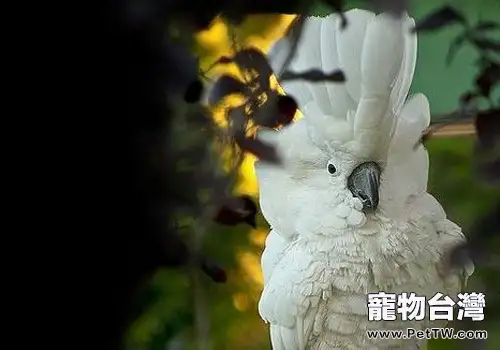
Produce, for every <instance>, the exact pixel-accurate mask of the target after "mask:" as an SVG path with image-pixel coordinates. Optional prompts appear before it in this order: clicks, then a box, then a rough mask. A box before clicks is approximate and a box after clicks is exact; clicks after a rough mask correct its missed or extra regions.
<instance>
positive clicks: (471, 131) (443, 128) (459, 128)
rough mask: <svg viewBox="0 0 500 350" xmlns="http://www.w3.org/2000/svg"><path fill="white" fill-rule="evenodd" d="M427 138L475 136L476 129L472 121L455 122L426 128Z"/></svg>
mask: <svg viewBox="0 0 500 350" xmlns="http://www.w3.org/2000/svg"><path fill="white" fill-rule="evenodd" d="M425 133H426V134H428V135H429V136H428V138H430V139H432V138H445V137H457V136H472V135H475V134H476V128H475V126H474V123H473V122H472V121H467V122H456V123H449V124H444V125H439V124H435V125H431V126H430V127H428V128H427V130H426V132H425Z"/></svg>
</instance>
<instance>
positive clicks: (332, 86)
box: [256, 10, 428, 235]
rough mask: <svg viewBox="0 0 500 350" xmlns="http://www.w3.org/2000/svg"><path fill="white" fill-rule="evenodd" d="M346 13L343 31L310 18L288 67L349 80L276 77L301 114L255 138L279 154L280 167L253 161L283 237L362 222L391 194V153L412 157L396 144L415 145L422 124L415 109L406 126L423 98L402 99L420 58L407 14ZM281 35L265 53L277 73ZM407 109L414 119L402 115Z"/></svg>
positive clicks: (333, 20)
mask: <svg viewBox="0 0 500 350" xmlns="http://www.w3.org/2000/svg"><path fill="white" fill-rule="evenodd" d="M346 17H347V21H348V26H347V28H346V29H345V30H343V29H340V24H339V22H340V20H339V18H338V17H337V16H336V15H331V16H329V17H321V18H319V17H308V18H307V19H306V20H305V23H304V27H303V32H302V36H301V41H300V42H299V44H298V50H297V53H296V55H295V56H294V58H293V59H292V61H291V64H290V66H289V68H288V69H289V70H292V71H305V70H310V69H319V70H321V71H324V72H330V71H332V70H335V69H341V70H342V71H343V72H344V74H345V76H346V82H345V83H338V82H317V81H314V82H309V81H291V82H282V84H281V85H282V87H283V88H284V90H285V92H286V93H287V94H290V95H291V96H293V97H295V98H296V99H297V102H298V105H299V108H300V109H301V111H302V113H303V114H304V118H303V119H301V120H299V121H298V122H295V123H293V124H291V125H289V126H287V127H285V128H283V129H282V130H280V131H265V132H262V133H261V135H260V136H259V137H262V138H263V140H264V141H267V142H268V143H271V144H274V145H275V146H276V148H277V149H278V153H279V154H280V156H281V157H282V159H283V165H282V166H275V165H269V164H263V163H259V164H257V166H256V170H257V176H258V181H259V186H260V203H261V208H262V211H263V213H264V215H265V217H266V219H267V220H268V221H269V223H270V224H271V226H273V227H275V228H276V229H277V230H278V231H280V232H281V233H282V234H283V232H285V234H291V235H293V234H304V235H307V234H314V235H318V234H319V235H321V234H324V235H330V234H332V233H334V232H338V231H345V230H346V229H354V228H356V229H359V228H360V227H363V226H365V227H366V226H367V225H365V223H367V222H368V221H369V220H367V218H369V217H370V215H377V214H378V212H379V210H380V207H381V202H383V201H384V198H386V197H387V196H389V195H391V196H392V195H393V192H394V190H392V189H390V188H389V189H387V190H386V189H383V188H384V187H385V188H387V187H390V186H388V185H387V184H388V183H389V182H391V181H393V180H394V173H395V171H394V169H395V168H397V167H396V166H395V164H396V163H397V162H396V161H395V159H396V158H397V157H396V158H395V157H394V154H409V153H404V152H403V153H401V152H399V151H398V150H397V149H395V148H398V147H400V148H401V147H402V148H405V149H412V148H411V147H412V146H413V145H411V146H410V145H409V142H413V143H414V142H415V141H416V139H415V140H413V139H414V138H415V137H418V136H417V134H418V133H420V132H421V130H422V128H425V126H423V124H425V123H426V122H428V121H427V120H426V119H425V118H427V117H428V116H427V117H424V118H420V114H419V115H418V118H414V119H415V120H416V124H415V125H414V126H415V128H414V129H415V130H416V131H415V132H413V131H411V132H410V131H408V130H409V128H408V125H410V124H411V122H412V117H411V115H416V114H418V113H420V111H424V114H425V108H427V112H428V106H427V105H426V103H427V101H426V100H425V101H422V100H421V99H419V100H418V101H416V102H414V103H413V104H410V105H409V107H406V105H405V100H406V97H407V94H408V91H409V88H410V84H411V81H412V77H413V72H414V68H415V63H416V37H415V36H414V35H413V34H411V33H410V29H411V27H412V26H413V25H414V21H413V19H411V18H409V17H407V16H405V17H403V18H393V17H391V15H388V14H382V15H375V14H373V13H371V12H369V11H363V10H352V11H348V12H347V13H346ZM286 40H288V38H287V37H285V38H283V39H281V40H280V41H279V42H278V43H277V44H276V45H275V47H274V49H272V50H271V53H270V62H271V64H272V66H273V70H274V71H275V72H276V71H279V68H278V67H276V65H277V64H279V63H280V61H283V59H282V57H284V56H286V55H285V54H284V53H283V51H286V48H287V47H291V45H287V44H286ZM285 53H286V52H285ZM278 80H279V75H278ZM405 108H406V110H407V111H406V112H405ZM405 113H406V114H408V115H410V118H405V117H404V116H403V117H401V116H402V115H404V114H405ZM407 121H410V122H409V123H408V122H407ZM422 123H423V124H422ZM417 124H418V125H417ZM420 124H422V125H420ZM410 126H411V125H410ZM400 129H402V130H403V131H400ZM410 129H411V128H410ZM405 130H406V131H405ZM406 136H408V137H406ZM410 136H411V137H410ZM395 139H396V141H395ZM400 158H401V157H400ZM397 161H400V159H398V160H397ZM424 171H426V169H424ZM405 175H406V174H405ZM410 182H411V181H410ZM407 187H408V186H407ZM410 187H411V186H410ZM393 188H396V187H394V186H393ZM412 190H413V189H412ZM405 191H406V189H404V188H403V189H402V192H404V193H405V195H406V192H405ZM368 226H369V225H368Z"/></svg>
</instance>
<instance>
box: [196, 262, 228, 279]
mask: <svg viewBox="0 0 500 350" xmlns="http://www.w3.org/2000/svg"><path fill="white" fill-rule="evenodd" d="M201 269H202V271H203V272H204V273H205V274H206V275H207V276H208V277H210V278H211V279H212V281H214V282H217V283H225V282H226V281H227V274H226V271H224V269H223V268H222V267H220V266H219V265H218V264H217V263H215V262H213V261H210V260H205V261H203V263H202V264H201Z"/></svg>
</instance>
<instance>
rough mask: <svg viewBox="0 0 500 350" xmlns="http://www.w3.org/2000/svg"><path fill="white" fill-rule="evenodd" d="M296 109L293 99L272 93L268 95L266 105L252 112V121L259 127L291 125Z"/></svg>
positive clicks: (275, 92)
mask: <svg viewBox="0 0 500 350" xmlns="http://www.w3.org/2000/svg"><path fill="white" fill-rule="evenodd" d="M297 108H298V107H297V102H296V101H295V100H294V99H293V97H291V96H283V95H280V94H278V92H277V91H272V92H271V93H269V94H268V99H267V101H266V103H264V104H263V105H262V106H260V107H259V108H257V109H256V110H255V111H254V113H253V114H252V119H253V121H254V122H255V123H256V124H257V125H259V126H263V127H266V128H277V127H279V126H283V125H287V124H289V123H291V122H292V120H293V118H294V116H295V113H296V112H297Z"/></svg>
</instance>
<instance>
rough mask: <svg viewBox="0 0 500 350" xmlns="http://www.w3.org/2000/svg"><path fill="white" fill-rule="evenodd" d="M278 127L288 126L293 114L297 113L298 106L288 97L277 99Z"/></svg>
mask: <svg viewBox="0 0 500 350" xmlns="http://www.w3.org/2000/svg"><path fill="white" fill-rule="evenodd" d="M277 106H278V112H279V116H278V118H277V119H278V120H277V122H278V126H279V125H288V124H290V123H291V122H292V120H293V117H294V116H295V113H297V109H298V105H297V101H295V99H294V98H293V97H291V96H289V95H286V96H279V97H278V103H277Z"/></svg>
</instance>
